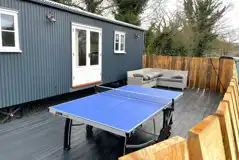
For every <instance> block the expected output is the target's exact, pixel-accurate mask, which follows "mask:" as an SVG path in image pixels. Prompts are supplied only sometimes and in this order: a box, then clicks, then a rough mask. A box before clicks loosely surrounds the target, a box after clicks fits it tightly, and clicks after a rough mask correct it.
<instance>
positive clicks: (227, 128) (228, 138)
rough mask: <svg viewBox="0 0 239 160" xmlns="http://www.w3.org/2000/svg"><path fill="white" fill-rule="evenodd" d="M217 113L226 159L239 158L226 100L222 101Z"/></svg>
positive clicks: (235, 159) (234, 159)
mask: <svg viewBox="0 0 239 160" xmlns="http://www.w3.org/2000/svg"><path fill="white" fill-rule="evenodd" d="M216 114H217V117H218V118H219V121H220V126H221V131H222V137H223V144H224V150H225V154H226V159H227V160H237V159H238V153H237V151H238V149H237V146H236V143H235V141H236V140H235V137H234V134H233V129H232V122H231V118H230V112H229V106H228V103H227V102H225V101H222V102H221V103H220V105H219V107H218V109H217V111H216Z"/></svg>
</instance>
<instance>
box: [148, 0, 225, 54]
mask: <svg viewBox="0 0 239 160" xmlns="http://www.w3.org/2000/svg"><path fill="white" fill-rule="evenodd" d="M227 8H228V7H227V6H224V5H223V2H222V0H184V13H183V14H176V15H174V18H172V19H169V20H165V19H163V20H159V22H158V23H154V24H153V25H152V26H151V27H150V28H149V30H148V31H147V32H146V35H145V40H146V43H145V50H146V52H147V53H148V54H158V55H170V56H174V55H175V56H176V55H178V56H196V57H201V56H206V55H208V53H209V51H211V50H214V49H215V45H212V44H213V43H212V42H215V41H216V40H217V39H218V34H217V33H216V32H215V28H216V27H215V26H216V24H217V23H218V22H219V20H220V19H221V18H222V17H223V16H224V13H225V12H226V10H227ZM162 21H163V23H162ZM165 21H166V22H165ZM168 21H169V22H168ZM214 44H215V43H214ZM217 47H220V46H217Z"/></svg>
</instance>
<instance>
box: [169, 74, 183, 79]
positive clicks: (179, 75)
mask: <svg viewBox="0 0 239 160" xmlns="http://www.w3.org/2000/svg"><path fill="white" fill-rule="evenodd" d="M171 78H172V79H183V78H184V76H183V75H182V74H175V75H173V76H172V77H171Z"/></svg>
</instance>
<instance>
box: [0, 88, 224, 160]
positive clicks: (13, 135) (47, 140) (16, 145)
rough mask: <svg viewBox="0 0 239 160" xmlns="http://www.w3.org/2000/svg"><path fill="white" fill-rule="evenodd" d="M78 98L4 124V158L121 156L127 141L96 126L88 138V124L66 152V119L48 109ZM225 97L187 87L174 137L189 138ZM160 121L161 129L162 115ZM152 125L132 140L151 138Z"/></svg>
mask: <svg viewBox="0 0 239 160" xmlns="http://www.w3.org/2000/svg"><path fill="white" fill-rule="evenodd" d="M84 95H87V94H86V93H85V94H84ZM78 97H79V95H76V94H74V95H73V96H72V97H67V96H66V97H58V98H55V99H54V100H51V101H47V102H44V103H43V102H41V103H40V104H39V105H43V106H44V105H45V109H43V110H41V111H38V112H36V113H33V114H31V115H27V116H24V117H23V118H21V119H18V120H14V121H12V122H9V123H6V124H2V125H0V160H71V159H75V160H78V159H84V160H114V159H117V158H118V157H119V156H121V155H122V146H123V144H122V142H123V140H122V139H121V138H120V137H116V136H115V135H112V134H109V133H107V132H104V131H101V130H98V129H95V128H94V130H93V131H94V136H93V137H92V138H86V131H85V126H79V127H73V129H72V139H71V142H72V144H71V150H69V151H63V134H64V122H65V121H64V118H61V117H55V116H52V115H51V114H50V113H48V111H47V109H46V108H47V107H48V106H50V105H54V104H57V103H61V102H64V101H67V100H71V99H75V98H78ZM221 98H222V96H221V95H220V94H218V93H215V92H207V91H204V90H198V89H187V90H185V91H184V96H183V97H182V98H181V99H180V100H178V101H177V102H176V103H175V112H174V117H173V122H174V123H173V128H172V136H174V135H178V136H182V137H186V136H187V132H188V130H189V129H190V128H191V127H193V126H194V125H195V124H197V123H198V122H199V121H200V120H202V119H203V118H204V117H206V116H208V115H210V114H214V113H215V111H216V109H217V107H218V104H219V101H220V100H221ZM85 107H87V106H85ZM122 118H123V117H122ZM156 122H157V123H156V124H157V131H158V132H159V130H160V129H161V126H162V114H160V115H158V116H157V118H156ZM73 123H74V122H73ZM152 128H153V126H152V122H151V121H149V122H147V123H146V124H144V125H143V127H142V128H141V129H140V131H138V132H137V133H136V134H135V135H134V136H133V137H132V138H131V140H130V142H131V143H139V142H144V141H146V140H147V139H149V138H151V137H152V135H150V134H147V133H145V132H152ZM128 152H131V151H130V150H128Z"/></svg>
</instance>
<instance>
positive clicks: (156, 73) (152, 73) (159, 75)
mask: <svg viewBox="0 0 239 160" xmlns="http://www.w3.org/2000/svg"><path fill="white" fill-rule="evenodd" d="M146 76H148V77H149V79H154V78H158V77H161V76H163V74H162V73H160V72H151V73H147V74H146Z"/></svg>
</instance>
